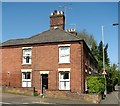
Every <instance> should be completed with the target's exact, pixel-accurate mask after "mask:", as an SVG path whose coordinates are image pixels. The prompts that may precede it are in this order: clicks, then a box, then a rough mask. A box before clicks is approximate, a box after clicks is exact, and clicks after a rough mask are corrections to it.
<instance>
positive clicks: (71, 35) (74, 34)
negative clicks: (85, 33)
mask: <svg viewBox="0 0 120 106" xmlns="http://www.w3.org/2000/svg"><path fill="white" fill-rule="evenodd" d="M64 32H65V33H68V34H69V35H70V36H74V37H75V38H77V39H80V38H79V37H78V36H77V35H75V34H72V33H70V32H66V31H65V30H64Z"/></svg>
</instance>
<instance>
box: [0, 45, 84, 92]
mask: <svg viewBox="0 0 120 106" xmlns="http://www.w3.org/2000/svg"><path fill="white" fill-rule="evenodd" d="M25 47H26V46H25ZM82 56H83V49H82V46H81V44H79V43H71V45H70V63H69V64H59V63H58V59H59V51H58V44H51V45H48V44H44V45H33V46H32V64H31V65H22V47H5V48H2V84H3V85H7V86H9V85H10V86H16V87H21V86H22V80H21V79H22V74H21V69H32V87H35V88H36V90H40V84H41V75H40V71H49V75H48V90H49V91H51V90H52V91H53V90H58V89H59V88H58V87H59V86H58V85H59V77H58V68H70V69H71V70H70V91H71V92H79V93H83V92H84V87H83V86H84V82H83V81H84V80H83V79H84V74H83V73H84V71H83V66H82V65H83V63H82V61H83V60H82ZM8 72H9V74H8Z"/></svg>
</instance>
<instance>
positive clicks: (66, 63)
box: [58, 62, 70, 64]
mask: <svg viewBox="0 0 120 106" xmlns="http://www.w3.org/2000/svg"><path fill="white" fill-rule="evenodd" d="M58 64H70V62H69V63H58Z"/></svg>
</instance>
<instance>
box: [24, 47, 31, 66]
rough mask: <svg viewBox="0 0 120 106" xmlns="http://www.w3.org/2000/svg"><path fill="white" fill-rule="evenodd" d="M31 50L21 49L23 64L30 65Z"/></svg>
mask: <svg viewBox="0 0 120 106" xmlns="http://www.w3.org/2000/svg"><path fill="white" fill-rule="evenodd" d="M31 52H32V50H31V48H26V49H23V64H31V56H32V54H31Z"/></svg>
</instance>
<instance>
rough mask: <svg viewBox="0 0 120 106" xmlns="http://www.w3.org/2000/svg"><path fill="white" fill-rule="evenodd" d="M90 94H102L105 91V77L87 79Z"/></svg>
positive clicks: (89, 77)
mask: <svg viewBox="0 0 120 106" xmlns="http://www.w3.org/2000/svg"><path fill="white" fill-rule="evenodd" d="M87 87H88V93H102V92H104V91H105V78H104V77H103V76H88V77H87Z"/></svg>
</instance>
